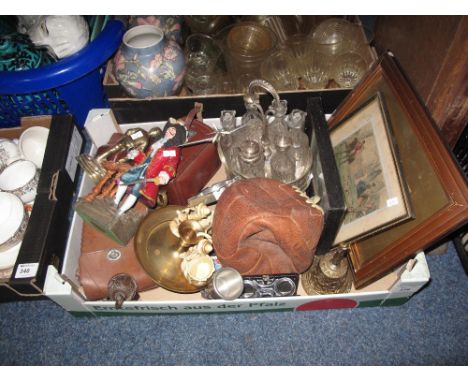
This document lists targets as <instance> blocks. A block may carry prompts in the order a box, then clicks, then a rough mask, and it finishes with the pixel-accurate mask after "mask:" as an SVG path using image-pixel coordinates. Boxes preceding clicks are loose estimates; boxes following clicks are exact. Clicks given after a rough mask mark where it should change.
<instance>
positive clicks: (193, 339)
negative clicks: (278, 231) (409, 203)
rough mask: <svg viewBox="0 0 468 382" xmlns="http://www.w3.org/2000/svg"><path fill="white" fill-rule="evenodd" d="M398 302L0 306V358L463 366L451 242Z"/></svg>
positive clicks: (464, 343) (459, 294) (467, 317)
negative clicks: (110, 310)
mask: <svg viewBox="0 0 468 382" xmlns="http://www.w3.org/2000/svg"><path fill="white" fill-rule="evenodd" d="M427 259H428V263H429V268H430V272H431V276H432V281H431V282H430V284H429V285H428V286H427V287H425V288H424V289H423V290H422V291H420V292H419V293H418V294H417V295H415V296H414V297H413V298H412V299H410V300H409V302H408V303H406V304H405V305H402V306H397V307H377V308H364V309H354V310H353V309H343V310H322V311H309V312H294V313H293V312H267V313H236V314H203V315H202V314H198V315H197V314H194V315H175V316H164V315H151V316H119V317H98V318H75V317H74V316H72V315H70V314H69V313H67V312H66V311H64V310H63V309H62V308H61V307H60V306H58V305H56V304H55V303H53V302H51V301H48V300H44V301H33V302H15V303H3V304H0V364H1V365H467V364H468V329H467V328H468V325H467V324H468V299H467V296H468V277H467V276H466V274H465V273H464V271H463V268H462V266H461V264H460V260H459V258H458V256H457V255H456V252H455V250H454V247H453V245H452V244H450V246H449V251H448V252H447V253H446V254H443V255H436V256H428V258H427Z"/></svg>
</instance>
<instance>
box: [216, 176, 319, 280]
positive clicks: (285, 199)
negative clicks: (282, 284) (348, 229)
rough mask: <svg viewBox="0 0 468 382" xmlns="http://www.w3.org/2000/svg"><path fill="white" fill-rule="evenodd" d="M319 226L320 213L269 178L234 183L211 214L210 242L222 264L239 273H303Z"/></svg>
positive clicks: (312, 253) (317, 235) (310, 258)
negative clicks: (211, 239) (211, 230)
mask: <svg viewBox="0 0 468 382" xmlns="http://www.w3.org/2000/svg"><path fill="white" fill-rule="evenodd" d="M322 229H323V212H322V211H321V210H320V209H319V208H316V207H313V206H311V205H309V204H308V203H306V200H305V198H304V197H303V196H301V195H300V194H299V193H297V192H296V191H295V190H294V189H293V188H292V187H291V186H289V185H287V184H284V183H281V182H279V181H277V180H274V179H266V178H255V179H245V180H240V181H237V182H235V183H234V184H233V185H232V186H230V187H229V188H228V189H227V190H226V191H224V192H223V194H222V195H221V197H220V199H219V201H218V203H217V205H216V209H215V212H214V217H213V246H214V249H215V252H216V255H217V256H218V260H219V261H220V263H221V264H222V265H223V266H226V267H232V268H235V269H237V270H238V271H239V272H240V273H241V274H242V275H245V276H246V275H262V274H281V273H303V272H305V271H306V270H307V269H308V268H309V267H310V265H311V264H312V260H313V257H314V254H315V248H316V246H317V243H318V241H319V239H320V235H321V233H322Z"/></svg>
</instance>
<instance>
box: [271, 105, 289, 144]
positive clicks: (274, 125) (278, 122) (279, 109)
mask: <svg viewBox="0 0 468 382" xmlns="http://www.w3.org/2000/svg"><path fill="white" fill-rule="evenodd" d="M287 111H288V101H286V100H280V101H279V102H278V100H276V99H274V100H273V101H272V103H271V105H270V107H269V108H268V111H267V115H269V116H270V120H269V121H268V127H267V131H268V140H269V141H270V143H273V144H275V142H276V137H277V136H278V135H282V134H286V133H287V132H288V125H287V124H286V120H285V119H286V113H287Z"/></svg>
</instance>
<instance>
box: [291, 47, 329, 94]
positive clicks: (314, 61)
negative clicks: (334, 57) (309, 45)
mask: <svg viewBox="0 0 468 382" xmlns="http://www.w3.org/2000/svg"><path fill="white" fill-rule="evenodd" d="M329 63H330V60H329V59H327V57H326V56H325V55H323V54H321V53H319V52H317V51H316V50H313V49H310V50H308V51H307V53H306V54H305V55H304V58H303V60H301V61H300V62H299V63H298V65H300V69H299V73H300V77H301V85H302V86H303V87H304V88H306V89H325V88H326V86H327V84H328V81H329V80H330V70H329Z"/></svg>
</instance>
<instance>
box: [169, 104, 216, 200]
mask: <svg viewBox="0 0 468 382" xmlns="http://www.w3.org/2000/svg"><path fill="white" fill-rule="evenodd" d="M201 109H202V104H199V103H196V104H195V107H194V108H193V109H192V110H191V111H190V113H189V114H188V115H187V116H186V117H184V118H181V120H182V121H184V124H185V128H186V129H187V131H195V132H196V134H195V135H194V136H193V137H191V138H190V139H189V140H188V141H189V142H192V141H198V140H201V139H205V138H207V137H208V136H209V135H212V134H213V133H214V131H213V129H212V128H210V127H209V126H208V125H206V124H204V123H203V122H201V121H200V120H198V119H197V115H198V116H199V113H201ZM220 166H221V161H220V159H219V156H218V152H217V150H216V145H215V144H213V143H201V144H198V145H193V146H188V147H183V148H182V149H181V160H180V163H179V166H178V167H177V174H176V177H175V178H174V179H172V180H171V181H170V182H169V183H168V184H167V185H166V186H163V187H161V189H162V190H166V191H167V197H168V203H169V204H175V205H182V206H185V205H187V200H188V199H189V198H191V197H192V196H194V195H196V194H198V193H199V192H200V191H201V190H202V189H203V188H204V187H205V186H206V184H207V183H208V181H209V180H210V179H211V178H212V177H213V175H214V174H215V173H216V171H218V169H219V167H220Z"/></svg>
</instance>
